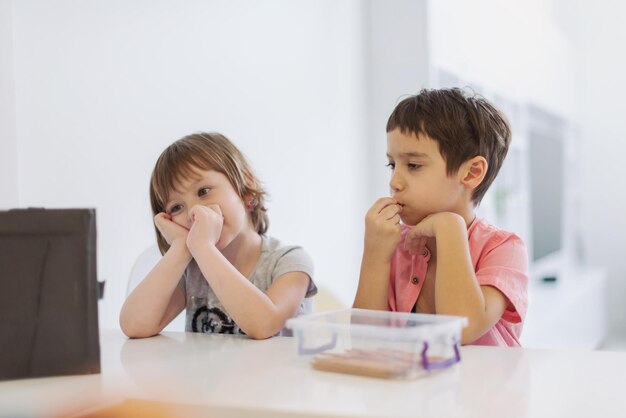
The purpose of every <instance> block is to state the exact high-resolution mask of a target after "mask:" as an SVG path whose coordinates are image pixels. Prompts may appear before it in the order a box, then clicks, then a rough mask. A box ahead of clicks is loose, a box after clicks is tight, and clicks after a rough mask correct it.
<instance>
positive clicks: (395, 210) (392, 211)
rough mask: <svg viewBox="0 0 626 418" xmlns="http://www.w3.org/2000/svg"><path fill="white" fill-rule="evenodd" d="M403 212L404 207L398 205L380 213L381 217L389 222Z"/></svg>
mask: <svg viewBox="0 0 626 418" xmlns="http://www.w3.org/2000/svg"><path fill="white" fill-rule="evenodd" d="M400 212H402V206H400V205H398V204H395V203H394V204H390V205H388V206H386V207H384V208H383V209H382V210H381V211H380V216H382V217H383V218H385V219H387V220H389V219H391V218H393V217H394V216H396V215H398V214H400Z"/></svg>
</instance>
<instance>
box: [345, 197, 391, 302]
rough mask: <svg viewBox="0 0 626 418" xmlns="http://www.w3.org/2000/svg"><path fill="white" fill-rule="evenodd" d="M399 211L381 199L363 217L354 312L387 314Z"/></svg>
mask: <svg viewBox="0 0 626 418" xmlns="http://www.w3.org/2000/svg"><path fill="white" fill-rule="evenodd" d="M401 210H402V208H401V206H399V205H397V204H396V201H395V200H394V199H391V198H389V197H384V198H381V199H378V200H377V201H376V203H374V205H372V207H371V208H370V210H369V211H368V212H367V214H366V216H365V239H364V241H365V243H364V248H363V259H362V260H361V273H360V275H359V286H358V288H357V292H356V296H355V297H354V304H353V307H355V308H363V309H377V310H384V311H387V310H389V303H388V301H387V292H388V289H389V276H390V270H391V257H392V256H393V252H394V250H395V249H396V247H397V246H398V242H399V241H400V232H401V227H400V224H399V223H400V215H399V213H400V211H401Z"/></svg>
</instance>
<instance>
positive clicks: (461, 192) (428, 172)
mask: <svg viewBox="0 0 626 418" xmlns="http://www.w3.org/2000/svg"><path fill="white" fill-rule="evenodd" d="M387 158H388V160H389V167H390V168H391V179H390V180H389V186H390V188H391V197H393V198H394V199H396V200H397V201H398V203H399V204H400V205H401V206H402V212H401V213H400V217H401V219H402V222H403V223H405V224H407V225H416V224H418V223H419V222H420V221H421V220H422V219H424V218H425V217H426V216H428V215H431V214H433V213H438V212H455V213H462V212H463V211H464V210H465V208H466V207H467V203H468V193H467V190H466V188H465V187H464V186H463V184H462V182H461V179H460V178H459V176H458V174H454V175H452V176H448V175H447V173H446V162H445V160H444V159H443V157H442V156H441V153H440V152H439V145H438V144H437V142H436V141H434V140H432V139H430V138H429V137H428V136H427V135H425V134H420V135H419V136H416V135H415V134H413V133H406V134H403V133H401V132H400V130H399V129H394V130H393V131H391V132H389V133H387Z"/></svg>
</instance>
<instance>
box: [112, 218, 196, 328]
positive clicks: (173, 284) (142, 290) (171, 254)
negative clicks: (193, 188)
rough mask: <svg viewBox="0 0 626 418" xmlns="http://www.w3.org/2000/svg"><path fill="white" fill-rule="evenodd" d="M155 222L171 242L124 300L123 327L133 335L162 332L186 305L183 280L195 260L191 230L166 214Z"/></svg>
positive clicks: (121, 315)
mask: <svg viewBox="0 0 626 418" xmlns="http://www.w3.org/2000/svg"><path fill="white" fill-rule="evenodd" d="M155 224H156V225H157V227H158V228H159V230H160V231H161V233H162V234H163V236H164V237H166V239H167V240H168V242H170V243H171V246H170V248H169V250H168V251H167V253H165V255H164V256H163V257H162V258H161V259H160V260H159V262H158V263H157V264H156V266H154V268H153V269H152V270H151V271H150V272H149V273H148V275H147V276H146V277H145V279H143V280H142V281H141V283H139V285H137V287H136V288H135V289H134V290H133V291H132V292H131V293H130V295H128V297H127V298H126V301H124V305H123V306H122V311H121V312H120V327H121V328H122V331H123V332H124V334H126V335H127V336H129V337H131V338H143V337H151V336H153V335H156V334H158V333H159V332H161V331H162V330H163V328H165V327H166V326H167V324H169V323H170V322H171V321H172V320H173V319H174V318H176V316H177V315H178V314H179V313H180V312H181V311H182V310H183V309H184V308H185V295H184V292H183V289H182V288H181V286H180V285H179V283H180V279H181V277H182V275H183V273H184V271H185V268H186V267H187V264H189V262H190V261H191V254H190V252H189V250H188V249H187V244H186V238H187V230H186V229H185V228H183V227H181V226H179V225H176V224H175V223H174V222H172V221H171V220H170V219H169V218H168V216H167V215H165V214H159V215H157V216H156V217H155Z"/></svg>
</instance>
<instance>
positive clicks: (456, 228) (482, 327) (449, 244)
mask: <svg viewBox="0 0 626 418" xmlns="http://www.w3.org/2000/svg"><path fill="white" fill-rule="evenodd" d="M418 236H429V237H435V240H436V245H437V274H436V279H435V280H436V281H435V306H436V312H437V313H438V314H444V315H459V316H465V317H467V318H468V322H469V323H468V326H467V327H466V328H465V329H464V330H463V334H462V340H461V343H462V344H470V343H472V342H474V341H475V340H476V339H478V338H479V337H481V336H482V335H483V334H484V333H485V332H487V331H488V330H489V329H491V328H492V327H493V326H494V325H495V324H496V323H497V322H498V321H499V320H500V318H501V317H502V315H503V314H504V310H505V309H506V307H507V300H506V298H505V297H504V295H503V294H502V293H501V292H500V291H499V290H497V289H495V288H494V287H491V286H480V285H479V284H478V280H477V279H476V273H475V272H474V267H473V265H472V260H471V257H470V252H469V244H468V238H467V225H466V224H465V220H464V219H463V218H462V217H461V216H459V215H456V214H453V213H437V214H434V215H431V216H429V217H427V218H425V219H424V220H423V221H422V222H420V224H418V225H417V226H416V227H414V228H413V229H412V230H411V231H410V232H409V234H408V235H407V240H408V241H409V242H410V240H411V239H415V238H416V237H418ZM409 245H410V244H409Z"/></svg>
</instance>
